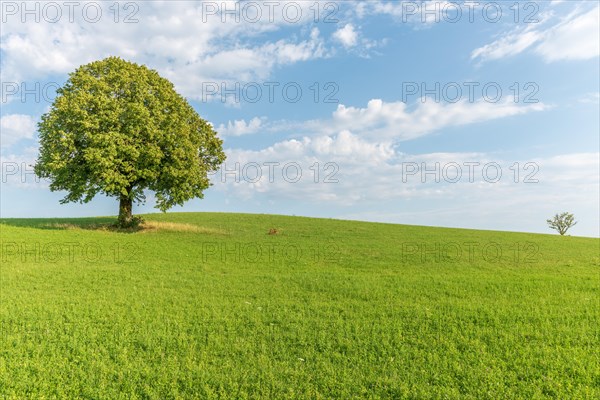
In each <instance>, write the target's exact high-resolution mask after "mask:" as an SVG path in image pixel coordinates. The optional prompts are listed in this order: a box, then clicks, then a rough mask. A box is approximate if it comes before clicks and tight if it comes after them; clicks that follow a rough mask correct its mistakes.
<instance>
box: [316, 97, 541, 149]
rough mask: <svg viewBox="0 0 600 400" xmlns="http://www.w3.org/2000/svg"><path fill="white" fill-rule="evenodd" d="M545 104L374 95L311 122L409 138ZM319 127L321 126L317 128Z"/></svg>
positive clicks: (391, 137)
mask: <svg viewBox="0 0 600 400" xmlns="http://www.w3.org/2000/svg"><path fill="white" fill-rule="evenodd" d="M546 108H548V106H546V105H545V104H543V103H536V104H530V105H526V106H522V105H518V104H516V103H514V102H512V101H510V100H509V99H507V100H506V101H500V102H498V103H491V102H487V101H484V100H482V99H480V100H478V101H475V102H468V101H466V100H461V101H458V102H456V103H438V102H435V101H433V100H428V101H426V102H424V103H422V102H419V103H417V104H416V106H415V107H412V109H411V107H408V106H407V105H406V104H405V103H403V102H387V103H386V102H384V101H382V100H379V99H373V100H371V101H369V102H368V104H367V107H366V108H357V107H347V106H345V105H343V104H340V105H339V106H338V108H337V110H336V111H335V112H334V113H333V115H332V118H331V119H330V120H326V121H317V122H311V123H309V124H308V125H309V126H310V127H312V128H313V129H315V130H316V129H321V130H323V131H324V132H325V133H332V132H339V131H341V130H350V131H352V132H353V133H354V134H357V135H359V136H360V137H365V138H371V139H372V140H382V139H383V140H393V141H399V140H400V141H401V140H410V139H414V138H416V137H419V136H423V135H427V134H430V133H432V132H435V131H438V130H441V129H443V128H446V127H451V126H461V125H467V124H472V123H478V122H483V121H489V120H494V119H498V118H504V117H509V116H514V115H521V114H525V113H529V112H533V111H542V110H545V109H546ZM319 127H320V128H319Z"/></svg>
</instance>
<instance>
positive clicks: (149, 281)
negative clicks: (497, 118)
mask: <svg viewBox="0 0 600 400" xmlns="http://www.w3.org/2000/svg"><path fill="white" fill-rule="evenodd" d="M144 218H145V219H146V221H147V222H146V225H145V227H144V229H142V230H139V231H115V230H113V229H109V228H107V226H108V224H110V223H111V222H114V219H111V218H84V219H3V220H1V221H0V222H1V224H0V229H1V242H2V243H1V252H2V254H1V257H2V267H1V270H0V322H1V328H0V329H1V331H0V333H1V342H0V397H1V398H5V399H29V398H31V399H55V398H56V399H65V398H69V399H71V398H82V399H183V398H186V399H187V398H201V399H217V398H219V399H257V398H260V399H288V398H290V399H494V400H496V399H597V398H600V362H599V348H600V268H599V267H600V254H599V253H600V240H599V239H595V238H582V237H570V236H564V237H561V236H559V235H550V234H548V235H541V234H527V233H512V232H495V231H478V230H467V229H446V228H433V227H420V226H407V225H393V224H378V223H365V222H353V221H340V220H329V219H314V218H301V217H286V216H275V215H249V214H228V213H169V214H151V215H145V216H144ZM269 232H270V233H269Z"/></svg>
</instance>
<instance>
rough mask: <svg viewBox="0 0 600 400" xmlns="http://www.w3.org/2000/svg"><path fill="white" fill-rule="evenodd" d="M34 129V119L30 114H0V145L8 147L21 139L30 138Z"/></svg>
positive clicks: (33, 133)
mask: <svg viewBox="0 0 600 400" xmlns="http://www.w3.org/2000/svg"><path fill="white" fill-rule="evenodd" d="M36 129H37V128H36V121H35V119H34V118H33V117H31V116H30V115H24V114H9V115H4V116H2V117H1V118H0V131H1V132H2V147H3V148H4V147H10V146H12V145H13V144H15V143H17V142H19V141H21V140H23V139H32V138H33V137H34V135H35V132H36Z"/></svg>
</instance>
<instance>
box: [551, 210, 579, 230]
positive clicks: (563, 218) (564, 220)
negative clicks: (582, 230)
mask: <svg viewBox="0 0 600 400" xmlns="http://www.w3.org/2000/svg"><path fill="white" fill-rule="evenodd" d="M546 222H548V226H549V227H550V228H552V229H555V230H557V231H558V233H560V234H561V235H564V234H565V233H567V230H569V228H571V227H572V226H574V225H575V224H577V221H575V217H574V216H573V214H569V213H568V212H564V213H562V214H556V215H555V216H554V218H552V219H547V220H546Z"/></svg>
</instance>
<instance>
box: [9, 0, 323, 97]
mask: <svg viewBox="0 0 600 400" xmlns="http://www.w3.org/2000/svg"><path fill="white" fill-rule="evenodd" d="M283 3H284V2H282V3H281V4H280V5H279V7H280V8H279V9H278V10H279V12H278V13H274V19H273V20H272V21H270V20H269V13H268V10H267V9H265V10H263V15H262V18H261V19H260V20H259V21H257V22H252V21H250V20H249V19H248V18H250V17H248V18H242V19H241V20H240V22H239V23H236V22H235V21H234V20H233V19H234V18H235V17H232V16H229V17H228V18H229V19H228V20H227V21H228V22H226V23H223V22H222V21H221V16H220V15H214V16H213V15H210V16H208V17H207V15H206V14H207V13H206V12H203V7H204V5H203V4H204V3H202V2H198V3H194V4H193V5H191V4H190V3H189V2H178V1H174V2H142V3H136V4H137V6H138V7H139V11H138V13H137V14H136V15H135V18H137V19H138V20H139V22H138V23H123V22H122V21H121V22H119V23H115V22H114V17H115V15H114V12H113V11H111V9H109V6H110V4H108V3H106V4H105V3H97V2H96V3H95V4H96V5H97V4H102V8H103V10H102V13H103V14H102V15H103V18H101V19H100V20H99V21H98V22H96V23H90V22H86V21H85V20H84V19H83V18H82V12H81V9H82V5H80V6H79V8H78V9H77V12H75V17H76V18H75V22H69V18H68V12H67V10H63V17H62V18H61V19H60V21H59V22H56V23H48V22H44V21H43V20H42V21H41V22H40V23H21V16H20V15H16V16H9V17H8V18H7V22H6V23H3V26H2V35H1V36H0V48H1V50H2V52H3V57H2V64H1V71H2V72H1V75H2V80H3V81H4V82H22V81H24V80H28V81H32V80H38V79H43V78H47V77H49V76H54V75H64V74H67V73H69V72H71V71H73V70H74V69H75V68H77V67H78V66H80V65H82V64H85V63H88V62H91V61H94V60H98V59H102V58H104V57H107V56H111V55H117V56H121V57H124V58H126V59H129V60H131V61H134V62H138V63H143V64H146V65H148V66H149V67H151V68H153V69H156V70H157V71H158V72H160V73H161V74H162V75H163V76H165V77H166V78H168V79H170V80H171V81H173V82H174V84H175V86H176V88H177V90H178V91H179V92H180V93H182V94H183V95H184V96H187V97H192V98H200V97H201V92H202V88H203V86H202V84H203V83H204V82H223V81H227V82H233V81H236V82H238V81H241V82H244V81H252V80H254V79H264V78H267V77H268V76H270V74H271V73H272V71H273V69H274V68H276V67H278V66H282V65H290V64H295V63H299V62H304V61H307V60H311V59H314V58H320V57H326V56H327V55H328V50H327V49H326V48H325V45H324V41H323V39H322V38H321V37H320V33H319V30H318V29H317V28H313V29H311V30H307V29H304V28H306V27H307V26H309V23H310V22H311V19H312V15H313V14H312V11H311V10H310V9H309V7H311V4H309V2H300V3H298V2H290V3H294V4H295V5H298V6H300V7H302V8H303V10H302V16H303V18H302V19H301V20H300V21H297V22H290V21H289V20H288V21H286V20H285V19H284V18H283V17H282V12H281V9H282V8H283V6H284V4H283ZM285 3H287V1H286V2H285ZM223 5H224V2H223V3H221V2H220V3H218V6H219V8H221V7H222V6H223ZM234 5H235V3H234V2H227V7H230V8H231V7H233V6H234ZM130 11H131V10H130ZM121 12H122V14H123V15H121V16H120V18H121V20H122V19H123V18H124V16H125V14H127V13H126V12H125V11H124V10H121ZM31 18H32V17H31ZM283 29H286V30H294V31H296V32H297V33H296V34H294V35H288V38H286V39H281V40H264V37H263V35H264V34H265V33H268V32H272V31H278V30H283ZM261 39H262V40H261Z"/></svg>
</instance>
